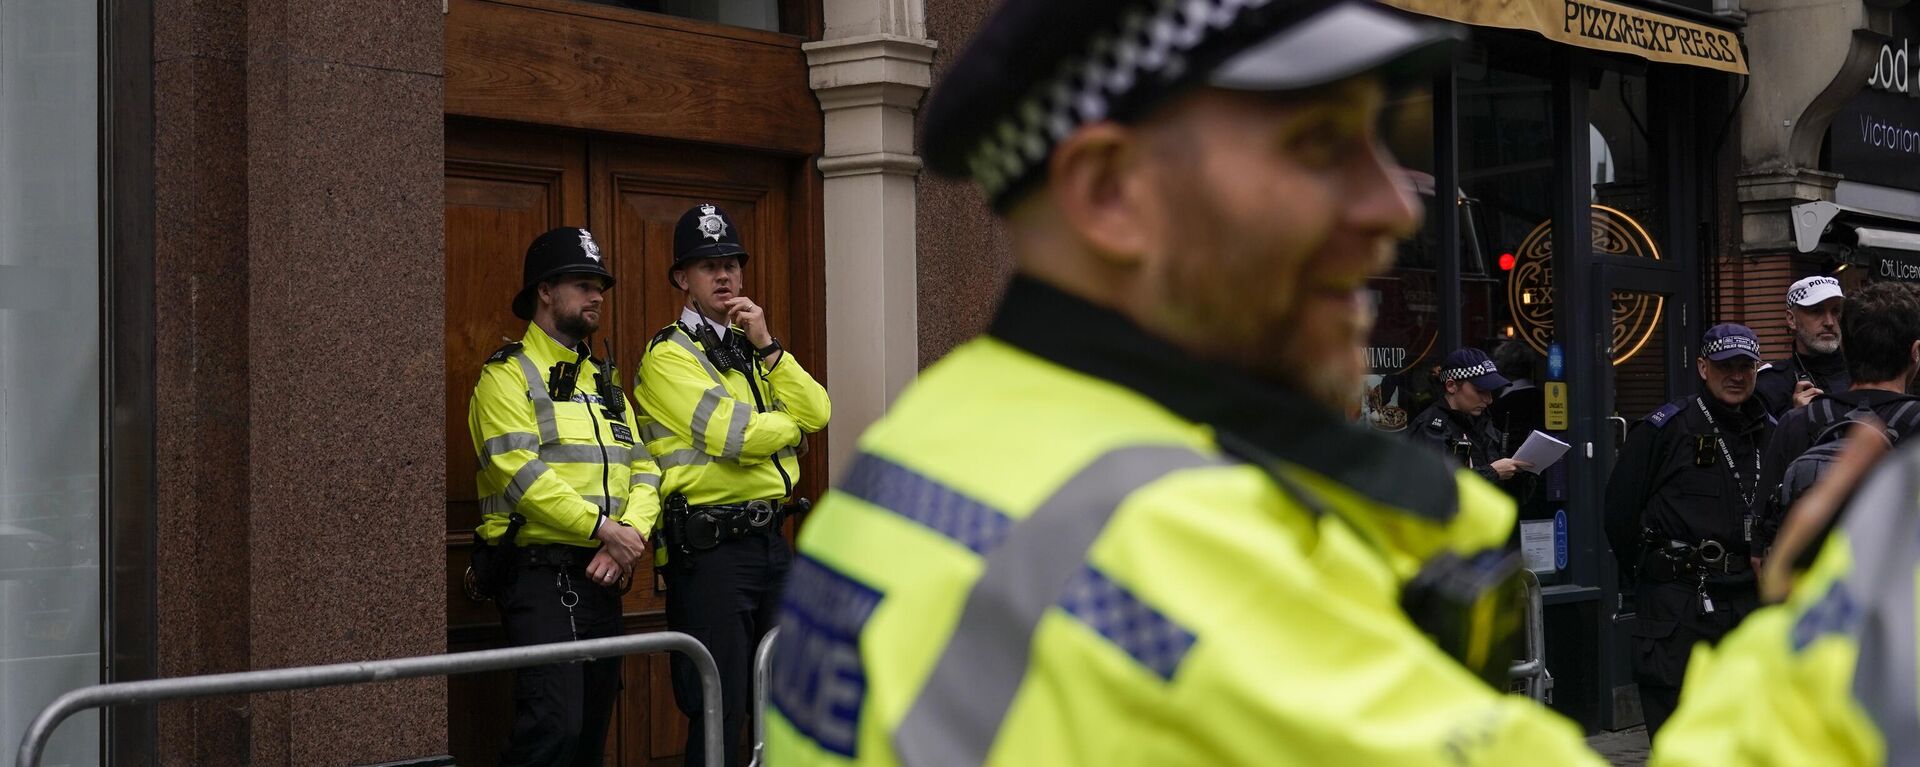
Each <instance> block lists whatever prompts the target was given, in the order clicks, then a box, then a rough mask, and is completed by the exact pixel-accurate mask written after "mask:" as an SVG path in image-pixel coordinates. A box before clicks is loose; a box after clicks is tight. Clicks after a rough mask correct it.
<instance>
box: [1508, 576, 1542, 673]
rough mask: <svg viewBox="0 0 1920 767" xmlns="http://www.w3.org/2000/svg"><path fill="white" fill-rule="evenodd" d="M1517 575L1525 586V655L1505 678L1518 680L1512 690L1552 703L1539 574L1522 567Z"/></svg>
mask: <svg viewBox="0 0 1920 767" xmlns="http://www.w3.org/2000/svg"><path fill="white" fill-rule="evenodd" d="M1520 577H1521V580H1522V581H1524V582H1525V583H1526V587H1527V601H1526V605H1525V606H1526V622H1527V626H1526V650H1525V652H1526V655H1525V657H1524V658H1522V659H1521V660H1519V661H1516V662H1515V663H1514V664H1513V667H1512V668H1509V669H1507V678H1508V679H1511V680H1513V681H1515V682H1519V683H1520V684H1519V685H1518V687H1517V688H1516V689H1515V692H1524V693H1526V696H1527V697H1529V698H1532V699H1534V700H1537V701H1540V702H1541V703H1551V702H1553V674H1551V673H1548V672H1547V629H1546V623H1545V618H1544V617H1543V613H1544V612H1545V610H1546V607H1545V606H1544V605H1543V603H1542V602H1541V594H1540V576H1538V575H1535V574H1534V572H1533V571H1532V570H1521V571H1520Z"/></svg>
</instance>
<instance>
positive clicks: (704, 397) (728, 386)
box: [633, 322, 833, 506]
mask: <svg viewBox="0 0 1920 767" xmlns="http://www.w3.org/2000/svg"><path fill="white" fill-rule="evenodd" d="M748 356H749V357H750V356H751V354H749V355H748ZM753 370H754V379H755V380H753V381H751V382H750V381H748V380H747V376H746V375H745V374H743V373H741V372H740V371H738V370H727V371H725V372H724V373H722V372H721V371H720V370H718V369H717V368H715V367H714V366H713V362H712V361H710V360H708V359H707V354H706V347H705V346H704V345H702V344H700V343H699V342H698V341H696V340H695V339H694V338H693V335H692V334H691V333H689V332H688V331H687V329H686V328H685V327H684V326H682V325H681V324H680V323H678V322H676V323H674V324H672V325H669V326H668V327H667V328H666V329H664V330H662V331H660V333H659V334H658V335H656V336H654V339H653V342H652V344H650V345H649V346H648V347H647V355H646V358H645V360H643V361H642V362H641V365H640V370H639V372H638V374H637V376H638V380H636V381H635V382H634V386H633V389H634V396H635V397H636V398H637V399H639V401H640V406H641V407H642V408H644V409H645V410H646V411H647V414H648V416H649V418H650V420H651V421H652V423H651V424H650V425H648V426H646V427H645V428H643V429H642V431H643V434H644V439H645V440H646V443H647V448H648V449H649V450H650V451H651V452H652V453H653V455H654V456H655V457H656V458H657V459H658V460H659V462H660V469H661V471H662V480H661V483H660V491H661V494H662V495H663V496H665V495H673V494H674V493H679V494H682V495H685V496H686V497H687V503H689V504H692V505H695V506H702V505H708V504H720V503H739V502H742V501H759V500H772V499H777V498H783V497H785V496H786V495H787V494H789V493H791V492H792V484H793V483H797V482H799V481H800V459H799V457H798V456H797V455H796V454H795V448H796V447H798V446H799V444H800V438H801V436H802V435H803V434H808V433H812V432H816V431H819V430H821V429H823V428H826V425H827V419H828V418H829V417H830V416H831V415H832V412H833V411H832V405H831V403H829V402H828V400H827V390H826V389H824V388H822V387H821V386H820V384H819V383H818V382H816V381H814V380H813V376H810V375H808V374H807V371H806V368H803V367H801V366H800V361H799V360H797V359H794V358H793V353H792V352H783V353H781V355H780V359H779V363H778V364H776V365H774V366H773V367H772V368H771V369H769V368H767V367H765V366H764V365H762V364H761V363H760V361H759V360H754V361H753ZM756 388H757V389H758V392H759V399H758V400H757V401H756V399H755V389H756ZM783 474H784V476H783Z"/></svg>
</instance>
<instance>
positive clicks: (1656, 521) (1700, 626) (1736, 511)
mask: <svg viewBox="0 0 1920 767" xmlns="http://www.w3.org/2000/svg"><path fill="white" fill-rule="evenodd" d="M1759 363H1760V340H1759V339H1758V338H1756V337H1754V335H1753V331H1752V330H1749V329H1747V327H1746V326H1745V325H1734V324H1724V325H1715V326H1714V327H1713V328H1711V329H1709V330H1708V331H1707V334H1706V337H1705V338H1703V339H1702V340H1701V342H1700V357H1699V358H1698V359H1697V360H1696V361H1695V365H1696V368H1697V370H1698V372H1699V375H1700V380H1701V382H1702V385H1701V387H1700V388H1701V393H1700V394H1697V395H1693V396H1690V397H1686V398H1683V399H1681V400H1679V401H1678V402H1673V403H1670V404H1668V405H1666V406H1664V407H1661V408H1660V409H1659V410H1656V411H1654V412H1653V414H1652V415H1649V416H1647V418H1646V420H1644V421H1642V422H1640V423H1639V424H1638V425H1636V426H1634V427H1633V430H1632V431H1630V432H1628V433H1627V444H1626V446H1625V447H1623V448H1621V450H1620V457H1619V460H1618V461H1617V462H1615V464H1614V467H1613V478H1612V480H1611V481H1609V482H1608V483H1607V506H1606V508H1607V517H1606V524H1607V538H1608V540H1609V541H1610V542H1611V543H1612V544H1613V554H1614V557H1615V558H1616V559H1617V560H1618V563H1619V565H1620V572H1621V574H1622V575H1621V578H1622V581H1623V582H1625V581H1626V580H1627V579H1628V576H1629V575H1632V576H1633V580H1634V582H1635V586H1636V590H1635V593H1636V595H1637V602H1638V610H1639V619H1638V620H1637V621H1636V622H1635V623H1634V627H1633V633H1634V637H1635V640H1634V648H1633V671H1634V681H1635V682H1636V683H1638V684H1639V687H1640V705H1641V709H1642V710H1643V711H1644V712H1645V713H1646V718H1647V732H1648V733H1650V734H1657V733H1658V731H1659V729H1660V726H1661V725H1662V724H1664V723H1665V722H1666V720H1667V717H1668V716H1669V715H1671V714H1672V713H1673V708H1674V706H1675V705H1676V704H1677V703H1678V702H1679V699H1680V682H1681V679H1682V677H1683V676H1684V675H1685V674H1686V670H1687V655H1688V653H1690V652H1692V650H1693V646H1694V644H1695V643H1698V642H1713V641H1715V640H1718V639H1719V638H1720V637H1722V636H1724V635H1725V634H1726V633H1727V632H1728V631H1730V630H1732V629H1733V627H1734V625H1735V624H1738V623H1739V622H1740V619H1741V618H1744V617H1746V615H1747V614H1748V613H1750V612H1752V611H1753V610H1754V608H1756V607H1758V606H1759V594H1758V592H1757V591H1756V589H1755V585H1754V572H1753V566H1752V560H1751V559H1750V557H1749V554H1750V553H1751V549H1750V545H1749V542H1748V534H1747V527H1746V525H1747V510H1748V509H1749V508H1750V507H1751V506H1752V505H1753V500H1754V498H1755V497H1757V496H1758V494H1759V493H1760V482H1761V479H1760V475H1761V473H1762V466H1761V455H1762V452H1763V450H1764V449H1765V447H1766V444H1767V438H1768V436H1769V435H1770V434H1771V433H1772V419H1771V418H1770V417H1769V416H1768V415H1767V412H1766V410H1765V409H1763V408H1762V407H1761V406H1760V403H1759V402H1757V401H1755V400H1754V399H1753V381H1754V368H1755V367H1756V366H1758V365H1759ZM1623 588H1624V587H1623Z"/></svg>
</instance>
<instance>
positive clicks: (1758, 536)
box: [1753, 282, 1920, 555]
mask: <svg viewBox="0 0 1920 767" xmlns="http://www.w3.org/2000/svg"><path fill="white" fill-rule="evenodd" d="M1846 302H1847V305H1846V311H1845V313H1844V315H1843V316H1842V318H1841V323H1840V324H1841V330H1842V331H1843V332H1844V333H1845V335H1846V338H1847V377H1848V379H1849V380H1850V381H1851V385H1850V386H1849V387H1848V389H1847V391H1844V392H1826V393H1823V394H1821V395H1819V396H1817V397H1815V398H1814V400H1813V402H1812V403H1809V404H1808V405H1807V406H1806V407H1799V408H1794V409H1792V410H1789V411H1787V412H1786V414H1785V415H1783V416H1781V417H1780V421H1779V423H1778V424H1776V425H1775V426H1774V430H1773V437H1772V439H1770V440H1768V442H1767V452H1766V456H1765V458H1764V460H1762V461H1761V463H1762V464H1763V466H1764V468H1765V469H1766V473H1765V474H1764V475H1762V477H1761V483H1760V487H1761V489H1762V490H1763V492H1762V493H1761V495H1760V497H1759V498H1756V499H1754V508H1753V550H1754V553H1755V554H1761V555H1764V554H1765V553H1766V551H1767V549H1768V547H1770V546H1772V545H1773V539H1774V534H1775V533H1776V532H1778V531H1779V528H1780V523H1781V521H1782V517H1783V516H1784V514H1785V512H1786V506H1787V504H1786V503H1782V499H1787V498H1790V497H1791V496H1792V495H1793V494H1794V493H1796V492H1800V491H1802V490H1804V488H1803V487H1793V488H1787V489H1785V490H1783V489H1782V488H1781V487H1780V485H1781V480H1782V479H1784V475H1785V473H1786V471H1787V467H1788V465H1790V464H1792V463H1793V461H1794V459H1796V458H1798V457H1800V454H1802V453H1805V452H1806V451H1807V450H1808V449H1810V448H1812V447H1814V446H1815V445H1817V444H1822V443H1826V442H1835V441H1838V440H1839V439H1841V438H1843V437H1844V436H1845V434H1846V432H1847V430H1848V429H1849V428H1850V423H1849V422H1851V421H1854V420H1857V419H1862V418H1864V415H1865V414H1864V412H1861V411H1871V412H1872V413H1873V414H1874V417H1875V418H1877V419H1878V420H1879V426H1880V433H1881V434H1882V435H1884V436H1885V437H1887V439H1888V441H1890V442H1895V443H1897V442H1900V441H1903V440H1905V439H1906V438H1908V437H1911V436H1912V435H1914V434H1915V433H1920V397H1915V396H1913V395H1911V394H1908V393H1907V388H1908V386H1910V385H1911V383H1912V381H1913V379H1914V375H1915V368H1916V366H1920V294H1917V293H1916V291H1915V290H1914V286H1913V285H1912V284H1910V283H1904V282H1876V283H1873V284H1870V285H1867V286H1866V287H1865V288H1862V289H1861V290H1860V291H1859V292H1857V293H1855V294H1853V295H1852V296H1849V297H1848V298H1847V299H1846ZM1795 481H1796V482H1800V481H1803V478H1802V477H1795Z"/></svg>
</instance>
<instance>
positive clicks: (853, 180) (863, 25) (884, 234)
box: [806, 0, 935, 476]
mask: <svg viewBox="0 0 1920 767" xmlns="http://www.w3.org/2000/svg"><path fill="white" fill-rule="evenodd" d="M921 7H922V6H921V3H920V2H919V0H904V1H902V0H827V2H826V3H825V13H826V17H825V20H826V35H825V39H823V40H821V41H819V42H815V43H808V44H807V45H806V52H807V62H808V64H809V66H810V67H811V69H812V72H811V76H810V78H809V79H810V81H811V84H812V86H813V90H814V92H815V93H816V94H817V95H818V96H819V98H820V106H821V109H822V110H824V112H825V114H826V137H825V147H826V149H825V152H824V154H823V155H822V157H821V158H820V163H819V167H820V172H821V174H822V175H823V176H825V190H824V192H825V193H824V200H823V207H824V208H825V217H826V222H825V239H826V261H827V264H826V270H827V275H826V277H827V302H826V304H827V339H828V341H827V381H828V384H829V386H830V387H831V389H832V393H833V431H834V438H833V439H832V440H831V446H830V454H829V456H828V467H829V473H830V474H832V475H834V476H838V474H839V473H840V471H841V470H843V469H844V468H845V467H846V466H847V463H848V458H849V457H850V456H851V455H853V452H854V445H855V443H856V441H857V440H858V438H859V436H860V433H861V432H863V431H865V430H866V428H867V426H868V425H870V424H872V423H873V422H874V421H876V420H878V419H879V418H880V416H881V415H882V414H884V413H885V412H886V409H887V405H888V403H890V402H891V401H892V400H893V398H894V396H895V395H897V394H899V393H900V389H901V388H902V387H905V386H906V385H907V383H908V382H909V381H911V380H913V377H914V375H915V374H917V373H918V371H919V354H920V350H919V319H918V313H917V311H916V304H917V294H918V283H917V281H916V278H915V270H914V262H915V258H916V255H915V238H916V233H915V223H914V222H915V185H916V181H917V179H918V177H919V174H920V166H921V163H920V158H919V156H918V155H916V154H915V153H914V143H913V141H914V119H913V118H914V112H915V110H916V109H918V108H919V105H920V99H921V97H922V96H923V95H924V94H925V93H926V90H927V88H928V86H929V85H930V84H931V82H932V64H933V52H934V49H935V45H934V43H933V42H932V41H930V40H926V39H924V36H925V34H926V32H925V25H924V23H923V22H922V21H921Z"/></svg>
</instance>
